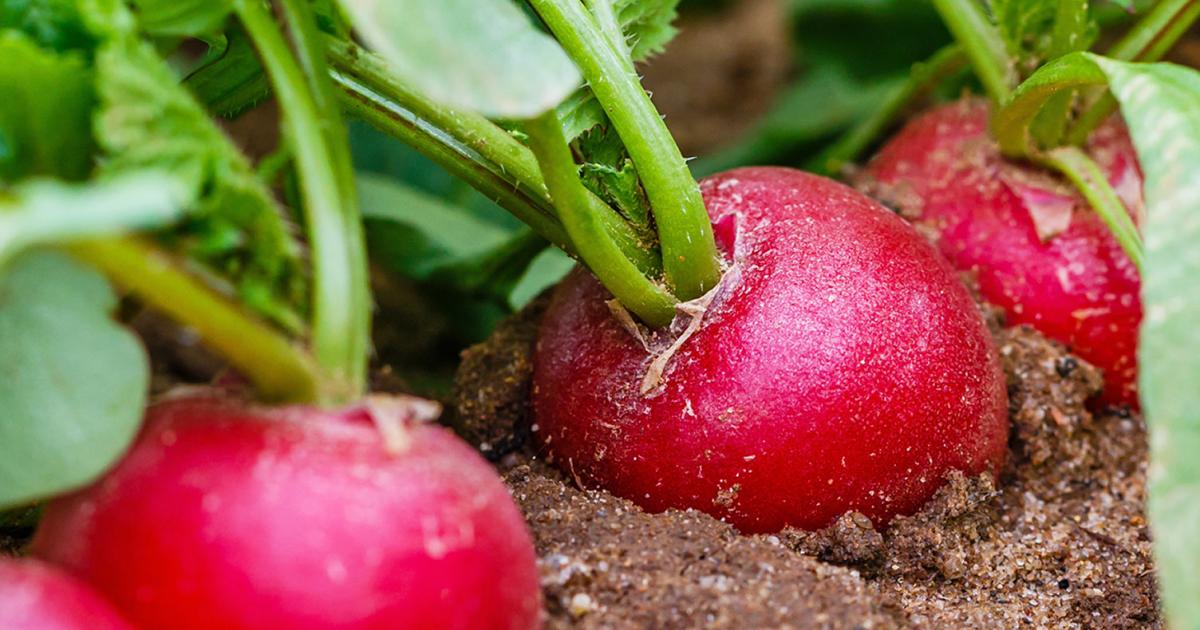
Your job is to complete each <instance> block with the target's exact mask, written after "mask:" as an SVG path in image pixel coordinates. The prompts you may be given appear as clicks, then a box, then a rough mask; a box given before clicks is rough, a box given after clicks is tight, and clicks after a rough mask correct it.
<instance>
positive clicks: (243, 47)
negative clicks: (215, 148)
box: [185, 28, 271, 118]
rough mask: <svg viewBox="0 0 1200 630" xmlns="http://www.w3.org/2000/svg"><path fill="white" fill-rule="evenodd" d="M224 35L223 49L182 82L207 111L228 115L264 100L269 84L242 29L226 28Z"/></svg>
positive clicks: (267, 93) (236, 113)
mask: <svg viewBox="0 0 1200 630" xmlns="http://www.w3.org/2000/svg"><path fill="white" fill-rule="evenodd" d="M224 38H225V40H224V43H225V46H224V50H222V51H221V52H220V54H219V55H215V56H214V57H213V59H211V60H209V61H208V63H205V64H204V65H202V66H201V67H199V68H197V69H196V70H195V71H194V72H192V73H191V74H190V75H188V77H187V79H185V83H186V84H187V87H188V89H190V90H191V92H192V93H193V94H194V95H196V98H197V99H199V100H200V102H201V103H203V104H204V106H205V107H206V108H208V110H209V111H211V112H213V113H214V114H216V115H218V116H227V117H231V118H232V117H236V116H237V115H238V114H241V113H242V112H244V111H246V110H248V109H249V108H250V107H252V106H254V105H255V104H257V103H260V102H262V101H264V100H266V99H267V97H268V96H269V95H270V93H271V85H270V81H269V80H268V79H267V75H266V73H264V72H263V68H262V64H261V63H260V62H259V60H258V54H257V53H256V52H255V50H254V45H253V43H252V42H251V41H250V38H249V36H247V35H246V31H245V30H243V29H241V28H230V29H229V30H227V31H226V32H225V35H224Z"/></svg>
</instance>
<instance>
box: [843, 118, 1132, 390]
mask: <svg viewBox="0 0 1200 630" xmlns="http://www.w3.org/2000/svg"><path fill="white" fill-rule="evenodd" d="M988 112H989V108H988V105H987V103H986V102H985V101H983V100H978V99H966V100H963V101H960V102H957V103H952V104H949V105H944V106H941V107H938V108H936V109H933V110H931V111H929V112H926V113H925V114H923V115H921V116H919V117H917V118H915V119H913V120H912V121H911V122H910V123H908V125H907V126H906V127H905V128H904V129H903V130H901V131H900V133H898V134H896V136H895V137H894V138H892V139H891V140H890V141H889V142H888V143H887V145H885V146H884V147H883V149H882V150H881V151H880V152H879V154H878V155H876V156H875V158H874V159H873V160H872V161H871V163H870V164H869V166H868V168H867V171H866V173H865V174H866V176H867V178H868V179H867V181H872V180H873V181H874V182H875V183H876V184H877V185H881V186H879V188H880V189H882V190H885V191H887V196H889V197H891V198H892V199H890V201H892V202H894V203H896V205H898V206H900V210H901V211H902V212H904V213H905V214H906V215H909V216H912V217H913V219H914V220H915V221H917V222H919V223H922V224H924V225H927V226H929V227H930V228H932V231H933V232H934V233H935V234H936V235H937V241H938V246H939V247H940V249H941V251H942V253H943V254H945V255H946V257H947V258H949V259H950V260H951V261H952V262H953V263H954V264H955V266H957V267H958V268H959V269H962V270H969V271H973V272H974V273H975V274H976V275H977V276H978V279H979V287H980V290H981V292H982V293H983V297H984V298H985V299H987V300H988V301H989V302H991V303H993V304H995V305H997V306H1000V307H1003V308H1004V310H1005V312H1006V313H1007V321H1008V323H1009V324H1029V325H1031V326H1033V327H1034V328H1036V329H1038V330H1039V331H1041V332H1042V333H1043V334H1045V335H1046V336H1048V337H1050V338H1052V339H1055V340H1057V341H1060V342H1062V343H1063V344H1065V345H1066V346H1067V347H1068V348H1070V350H1071V351H1072V352H1074V353H1076V354H1078V355H1079V356H1080V357H1083V358H1084V359H1086V360H1088V361H1089V362H1091V363H1092V364H1093V365H1095V366H1097V367H1099V368H1101V369H1102V370H1103V371H1104V381H1105V388H1104V394H1103V396H1102V397H1101V402H1102V403H1111V404H1124V405H1129V406H1132V407H1135V408H1136V407H1137V357H1136V354H1137V329H1138V324H1139V322H1140V321H1141V318H1142V306H1141V301H1140V300H1139V297H1138V292H1139V289H1140V282H1139V280H1138V274H1137V269H1136V268H1135V267H1134V265H1133V263H1132V262H1131V261H1130V260H1129V258H1128V256H1126V255H1125V252H1124V251H1122V250H1121V247H1120V245H1119V244H1118V243H1117V240H1116V239H1115V238H1114V237H1113V236H1112V233H1111V232H1110V231H1109V230H1108V227H1107V226H1106V225H1105V224H1104V222H1103V221H1102V220H1101V219H1100V216H1099V215H1098V214H1096V213H1095V212H1094V211H1093V210H1092V209H1091V208H1090V207H1088V205H1087V203H1086V202H1085V201H1084V200H1083V199H1082V198H1081V197H1080V196H1079V194H1078V193H1077V192H1075V191H1074V190H1073V189H1072V188H1071V187H1070V186H1069V185H1068V184H1066V183H1065V182H1064V181H1061V180H1057V179H1055V178H1053V177H1051V176H1050V175H1049V174H1047V173H1044V172H1041V171H1039V170H1038V169H1036V168H1033V167H1030V166H1027V165H1022V164H1017V163H1015V162H1012V161H1010V160H1006V159H1004V158H1003V157H1002V156H1001V155H1000V153H999V151H998V150H997V148H996V145H995V143H994V142H992V141H991V140H990V139H989V137H988ZM1088 151H1089V153H1090V154H1091V156H1092V157H1093V159H1095V160H1096V161H1097V163H1098V164H1099V165H1100V167H1101V168H1102V169H1103V170H1104V171H1105V172H1106V173H1107V175H1108V178H1109V181H1110V183H1111V184H1112V185H1113V187H1114V189H1115V190H1116V191H1117V193H1118V195H1120V196H1121V197H1122V198H1123V200H1124V201H1125V204H1126V206H1127V207H1128V208H1129V209H1130V212H1131V213H1134V215H1135V219H1136V214H1137V212H1138V210H1139V209H1140V208H1141V206H1142V198H1141V187H1142V175H1141V171H1140V169H1139V168H1138V163H1137V155H1136V153H1135V152H1134V149H1133V145H1132V143H1131V142H1130V139H1129V134H1128V133H1127V132H1126V130H1125V128H1124V127H1123V126H1122V125H1121V124H1120V122H1119V121H1117V120H1115V119H1114V120H1112V121H1110V122H1109V123H1108V124H1106V125H1104V126H1102V127H1101V128H1100V129H1099V130H1097V131H1096V132H1095V134H1093V136H1092V139H1091V142H1090V143H1089V145H1088Z"/></svg>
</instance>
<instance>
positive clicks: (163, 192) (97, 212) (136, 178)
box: [0, 171, 189, 272]
mask: <svg viewBox="0 0 1200 630" xmlns="http://www.w3.org/2000/svg"><path fill="white" fill-rule="evenodd" d="M188 198H189V197H188V194H187V190H186V187H185V186H184V185H183V184H182V183H181V182H179V181H178V180H176V179H174V178H173V177H171V176H170V175H168V174H166V173H163V172H160V171H146V172H132V173H122V174H121V175H118V176H116V177H113V178H109V179H104V180H99V181H94V182H87V183H78V184H75V183H70V184H69V183H66V182H62V181H60V180H51V179H34V180H27V181H23V182H21V183H20V184H18V185H17V186H14V187H13V188H12V189H11V190H10V191H9V195H8V196H7V198H5V197H0V272H3V268H4V264H5V263H6V262H7V261H8V260H9V259H10V258H11V257H12V256H13V255H14V254H16V253H17V252H19V251H21V250H22V249H24V248H27V247H32V246H34V245H39V244H51V243H58V242H62V241H65V240H70V239H74V238H85V237H94V236H100V235H104V234H112V233H120V232H124V231H128V230H136V229H150V228H160V227H164V226H166V225H168V224H170V223H173V222H175V221H176V220H178V219H179V218H180V216H182V214H183V211H184V204H185V203H186V202H187V201H188Z"/></svg>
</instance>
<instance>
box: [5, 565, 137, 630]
mask: <svg viewBox="0 0 1200 630" xmlns="http://www.w3.org/2000/svg"><path fill="white" fill-rule="evenodd" d="M0 628H4V630H133V627H132V626H130V625H129V624H128V623H126V622H125V620H123V619H122V618H121V616H120V615H119V614H118V613H117V611H116V609H114V608H113V607H112V605H111V604H109V603H108V602H106V601H104V600H103V599H102V598H101V597H100V596H99V595H97V594H96V592H95V591H93V590H92V589H91V588H89V587H88V586H87V585H86V584H84V583H83V582H81V581H79V580H78V579H76V578H74V577H72V576H71V575H69V574H68V573H66V572H64V571H62V570H61V569H58V568H56V567H54V566H51V565H49V564H46V563H44V562H41V561H39V560H33V559H22V560H17V559H15V558H0Z"/></svg>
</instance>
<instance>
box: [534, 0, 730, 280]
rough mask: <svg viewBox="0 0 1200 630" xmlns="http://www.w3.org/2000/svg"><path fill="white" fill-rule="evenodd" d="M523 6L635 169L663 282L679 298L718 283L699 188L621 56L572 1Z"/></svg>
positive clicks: (541, 0) (716, 262)
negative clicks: (579, 79) (563, 57)
mask: <svg viewBox="0 0 1200 630" xmlns="http://www.w3.org/2000/svg"><path fill="white" fill-rule="evenodd" d="M530 4H531V5H532V6H533V8H534V10H536V11H537V12H538V14H539V15H541V17H542V20H543V21H545V23H546V25H547V26H548V27H549V28H550V30H551V31H552V32H553V33H554V35H555V37H556V38H557V39H558V41H559V42H560V43H561V44H562V45H563V48H564V49H565V50H566V51H567V54H568V55H570V56H571V58H572V59H573V60H574V61H575V64H576V65H577V66H579V69H580V71H581V72H582V73H583V76H584V77H585V78H586V79H587V81H588V85H589V87H590V88H591V90H592V93H593V94H595V95H596V99H597V100H598V101H600V104H601V105H602V106H603V107H604V111H605V112H606V113H607V114H608V118H609V120H611V121H612V124H613V127H615V128H616V130H617V133H618V134H619V135H620V136H621V140H622V141H624V143H625V147H626V149H627V150H628V151H629V157H630V158H632V160H633V163H634V165H635V166H636V167H637V171H638V174H639V175H640V176H641V179H642V184H643V186H645V189H646V196H647V197H648V198H649V200H650V208H651V211H652V212H653V213H654V218H655V222H656V224H657V227H658V240H659V244H660V245H661V246H662V254H663V270H664V271H665V274H666V279H667V284H668V285H669V286H670V287H671V289H672V290H673V291H674V293H675V295H676V296H677V297H678V298H679V299H681V300H690V299H693V298H696V297H699V296H700V295H702V294H704V292H705V291H707V290H708V289H710V288H712V287H713V286H714V285H716V283H717V280H719V279H720V276H721V268H720V262H719V259H718V256H717V247H716V242H715V240H714V239H713V232H712V224H711V222H710V220H709V218H708V212H707V211H706V210H705V208H704V199H703V197H701V195H700V187H699V186H698V185H697V184H696V180H695V178H693V177H692V174H691V172H690V171H689V170H688V167H687V161H686V160H684V159H683V155H682V154H681V153H680V152H679V147H678V146H676V145H675V139H674V138H673V137H671V132H670V131H669V130H668V129H667V125H666V123H665V122H663V119H662V117H661V116H660V115H659V113H658V111H657V110H656V109H655V108H654V103H652V102H651V101H650V96H649V95H648V94H646V91H645V90H644V89H642V85H641V82H640V81H639V80H638V77H637V74H636V73H634V72H633V71H632V69H631V67H630V63H629V61H628V59H623V58H622V57H620V56H619V55H618V54H617V52H616V51H615V50H613V48H612V46H611V45H609V42H608V39H607V38H606V37H605V36H604V34H603V33H601V32H600V29H599V28H598V27H597V25H596V22H595V20H594V19H593V18H592V16H591V14H589V13H588V12H587V11H586V10H585V9H584V8H583V5H581V4H580V3H579V0H530ZM576 244H577V245H578V243H576Z"/></svg>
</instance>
